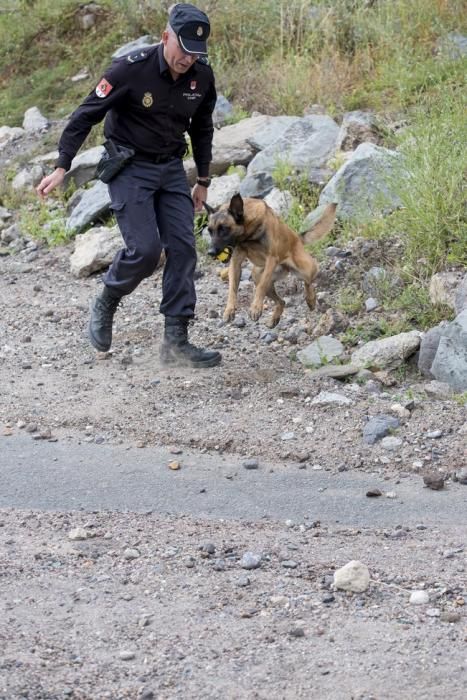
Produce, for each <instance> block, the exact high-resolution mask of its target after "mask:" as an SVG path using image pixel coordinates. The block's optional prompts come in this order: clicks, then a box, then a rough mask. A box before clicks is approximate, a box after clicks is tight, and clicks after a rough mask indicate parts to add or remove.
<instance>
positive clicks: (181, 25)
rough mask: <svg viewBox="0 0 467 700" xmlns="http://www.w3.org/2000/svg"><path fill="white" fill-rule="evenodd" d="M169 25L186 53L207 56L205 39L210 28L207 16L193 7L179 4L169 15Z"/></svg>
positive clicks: (182, 3) (184, 3)
mask: <svg viewBox="0 0 467 700" xmlns="http://www.w3.org/2000/svg"><path fill="white" fill-rule="evenodd" d="M169 24H170V26H171V27H172V29H173V30H174V32H175V34H176V35H177V37H178V41H179V42H180V46H181V47H182V49H183V50H184V51H186V53H193V54H198V55H200V56H207V53H208V47H207V43H206V41H207V38H208V36H209V32H210V31H211V27H210V25H209V19H208V16H207V15H206V14H205V13H204V12H202V11H201V10H198V8H197V7H195V6H194V5H189V4H188V3H186V2H179V3H178V4H177V5H175V6H174V7H173V9H172V12H171V13H170V15H169Z"/></svg>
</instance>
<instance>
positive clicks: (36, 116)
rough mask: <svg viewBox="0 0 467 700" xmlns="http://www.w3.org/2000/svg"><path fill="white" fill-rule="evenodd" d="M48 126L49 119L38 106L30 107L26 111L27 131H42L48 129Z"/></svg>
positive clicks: (24, 126)
mask: <svg viewBox="0 0 467 700" xmlns="http://www.w3.org/2000/svg"><path fill="white" fill-rule="evenodd" d="M48 126H49V120H48V119H46V118H45V117H44V116H43V115H42V114H41V112H40V111H39V108H38V107H30V108H29V109H27V110H26V112H25V113H24V118H23V129H24V130H25V131H29V132H31V131H32V132H34V131H42V130H43V129H47V128H48Z"/></svg>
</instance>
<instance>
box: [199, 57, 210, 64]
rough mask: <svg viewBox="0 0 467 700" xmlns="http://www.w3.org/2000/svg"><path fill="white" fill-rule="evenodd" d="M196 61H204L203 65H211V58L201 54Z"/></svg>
mask: <svg viewBox="0 0 467 700" xmlns="http://www.w3.org/2000/svg"><path fill="white" fill-rule="evenodd" d="M196 63H202V64H203V66H209V58H208V57H207V56H200V57H199V58H197V59H196Z"/></svg>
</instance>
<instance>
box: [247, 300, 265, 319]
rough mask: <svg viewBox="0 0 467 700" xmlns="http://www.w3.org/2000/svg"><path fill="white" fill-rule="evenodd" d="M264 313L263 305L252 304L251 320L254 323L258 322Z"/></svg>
mask: <svg viewBox="0 0 467 700" xmlns="http://www.w3.org/2000/svg"><path fill="white" fill-rule="evenodd" d="M262 313H263V305H262V304H261V305H258V304H252V305H251V306H250V318H251V320H252V321H257V320H258V319H259V317H260V316H261V314H262Z"/></svg>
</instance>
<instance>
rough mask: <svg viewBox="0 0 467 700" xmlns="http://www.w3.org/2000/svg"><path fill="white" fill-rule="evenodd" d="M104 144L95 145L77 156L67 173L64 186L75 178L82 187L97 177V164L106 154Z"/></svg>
mask: <svg viewBox="0 0 467 700" xmlns="http://www.w3.org/2000/svg"><path fill="white" fill-rule="evenodd" d="M104 151H105V148H104V146H94V148H88V149H87V150H86V151H82V153H79V154H78V155H77V156H75V157H74V158H73V160H72V163H71V168H70V170H69V171H68V172H67V174H66V175H65V179H64V181H63V186H64V187H67V186H68V184H69V182H70V180H74V183H75V185H76V187H82V186H83V185H85V184H86V183H88V182H90V181H91V180H94V178H95V177H96V166H97V164H98V162H99V161H100V159H101V158H102V156H103V154H104Z"/></svg>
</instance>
